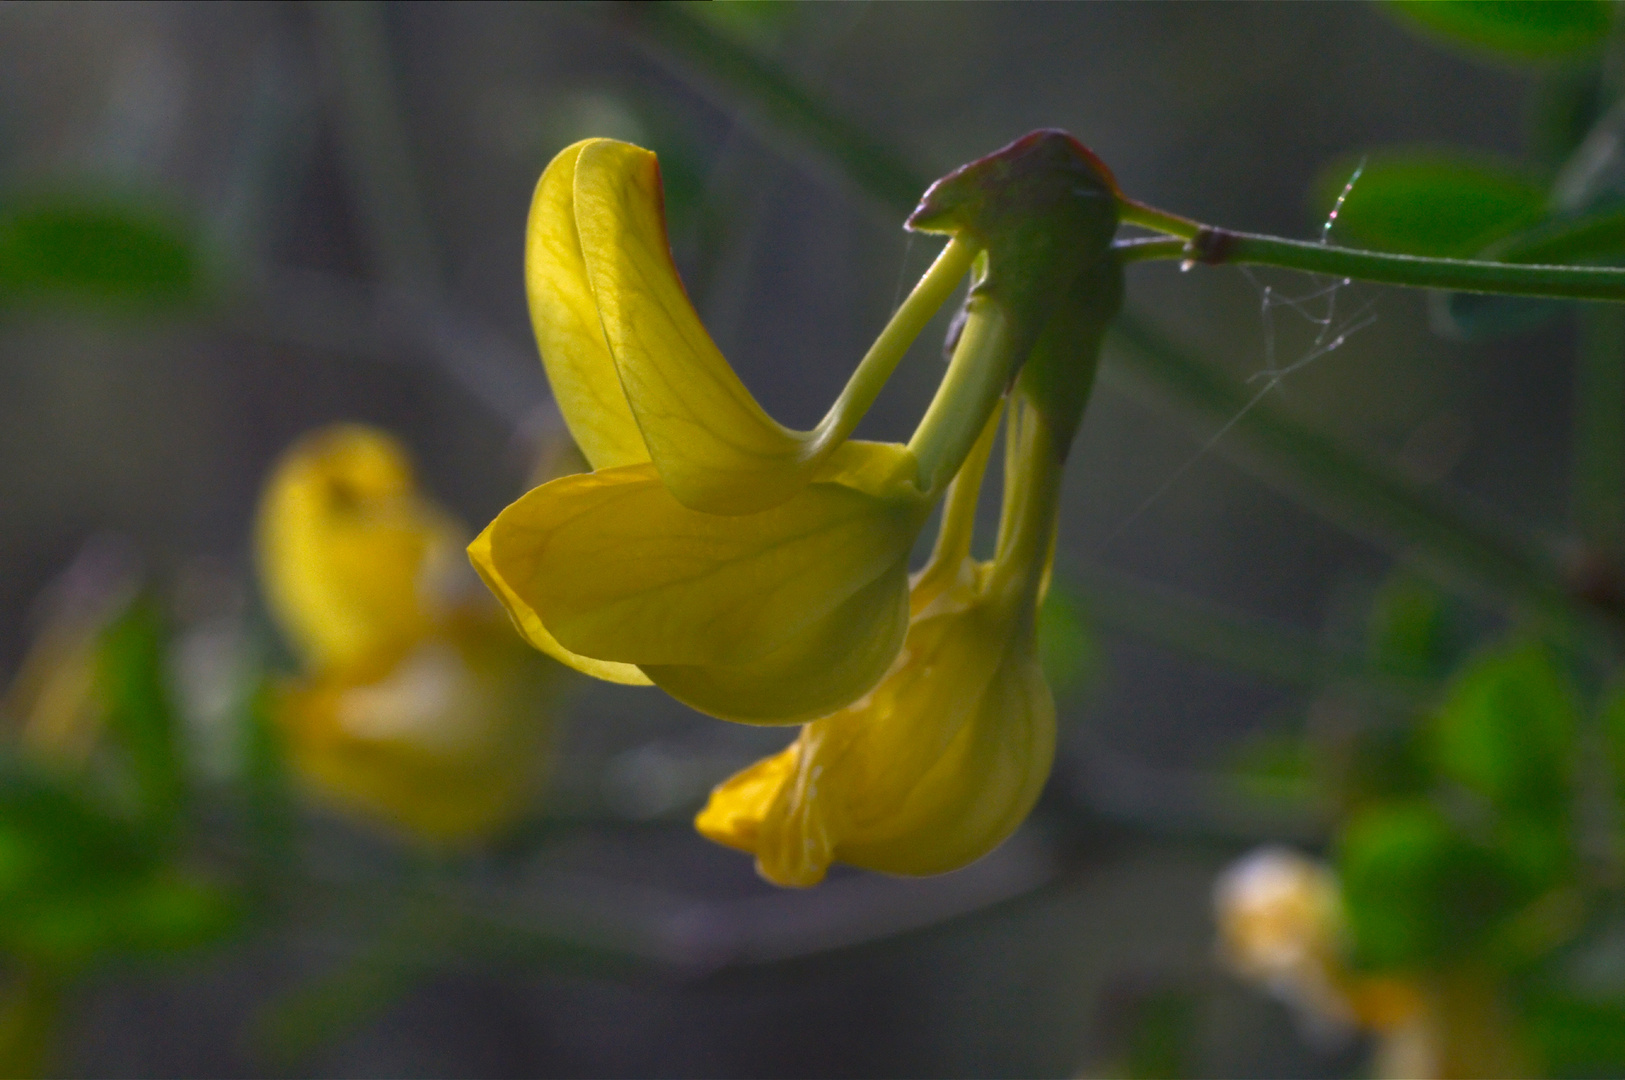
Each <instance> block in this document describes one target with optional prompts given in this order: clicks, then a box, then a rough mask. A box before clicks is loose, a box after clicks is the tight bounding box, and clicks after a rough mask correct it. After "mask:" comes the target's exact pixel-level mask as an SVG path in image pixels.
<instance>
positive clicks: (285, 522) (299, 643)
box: [255, 424, 461, 671]
mask: <svg viewBox="0 0 1625 1080" xmlns="http://www.w3.org/2000/svg"><path fill="white" fill-rule="evenodd" d="M255 531H256V535H255V541H256V548H257V553H258V559H259V569H260V586H261V589H262V591H263V592H264V594H265V601H266V604H267V606H269V608H270V610H271V615H272V616H273V617H274V618H275V619H276V621H277V625H278V626H280V627H281V628H282V632H283V633H284V634H285V635H287V638H288V640H289V643H290V644H291V645H292V646H293V647H294V650H295V651H296V652H297V653H298V654H299V658H300V659H301V660H302V661H303V662H304V663H305V665H306V666H307V667H311V668H317V669H322V670H343V671H349V670H351V669H355V668H358V667H362V668H367V669H370V670H372V671H378V670H381V669H384V668H388V667H390V666H392V665H393V663H394V662H395V661H396V660H397V659H399V658H400V656H402V655H404V654H405V652H406V651H407V650H408V649H410V648H411V647H412V646H413V645H415V644H416V643H417V642H419V641H421V640H423V639H424V638H425V637H426V636H427V635H428V634H430V633H431V632H432V631H433V629H434V623H435V618H436V612H435V605H436V598H435V597H434V596H432V595H431V593H432V591H433V589H434V588H435V583H436V577H435V574H436V572H437V571H439V572H440V573H442V574H443V573H444V572H445V571H446V569H447V568H448V567H449V566H450V563H449V559H448V554H449V553H450V552H454V551H456V549H457V548H458V547H459V546H461V545H460V543H459V541H460V539H461V537H460V534H459V530H458V528H457V526H456V525H455V524H454V523H453V522H452V521H451V520H450V519H449V518H447V517H446V516H445V515H444V514H443V513H442V512H441V511H440V510H439V509H437V508H436V507H435V506H433V505H432V504H431V503H429V502H428V501H427V500H425V499H424V498H423V497H422V496H421V495H420V494H419V493H418V490H417V486H416V482H415V481H414V479H413V476H412V465H411V461H410V459H409V458H408V457H407V454H406V451H405V449H404V448H403V447H401V445H400V444H399V443H397V442H396V441H395V440H394V439H392V438H390V437H389V436H388V435H385V434H384V433H382V432H380V431H377V430H375V429H372V428H368V427H364V426H362V425H360V424H337V425H334V426H332V427H328V428H324V429H322V430H320V431H317V432H314V433H312V434H309V435H307V436H305V437H304V438H302V439H300V440H299V442H297V443H296V444H295V445H294V446H293V447H292V448H291V449H289V450H288V452H287V453H286V454H285V455H284V456H283V458H282V460H281V462H280V463H279V464H278V465H277V467H276V469H275V470H274V471H273V472H272V474H271V477H270V479H269V480H268V481H267V483H266V485H265V490H264V492H263V494H262V495H261V498H260V507H259V514H258V517H257V519H256V523H255Z"/></svg>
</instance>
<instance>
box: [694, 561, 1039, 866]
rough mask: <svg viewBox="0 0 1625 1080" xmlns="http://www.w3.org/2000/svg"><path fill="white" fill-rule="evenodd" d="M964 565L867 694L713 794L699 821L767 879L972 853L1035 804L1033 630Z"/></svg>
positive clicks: (944, 862)
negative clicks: (748, 856) (749, 858)
mask: <svg viewBox="0 0 1625 1080" xmlns="http://www.w3.org/2000/svg"><path fill="white" fill-rule="evenodd" d="M985 578H986V568H985V567H979V566H972V567H968V568H967V572H966V573H963V574H962V575H960V577H959V580H958V581H957V582H955V583H953V584H951V585H948V586H947V587H946V588H943V581H942V578H941V577H933V578H931V579H929V580H926V579H922V581H921V582H920V583H919V584H918V585H917V586H916V588H917V589H919V588H921V587H927V588H930V589H932V590H933V591H935V590H937V589H943V591H942V592H941V594H940V595H938V596H937V597H936V598H935V599H934V600H933V601H932V602H930V603H928V604H926V605H925V606H924V608H923V610H921V611H920V612H919V613H918V614H917V615H916V616H915V618H914V620H913V621H912V622H911V623H910V625H909V630H908V637H907V640H906V642H905V644H904V646H903V652H902V654H901V655H900V657H899V659H898V661H897V663H896V665H895V666H894V667H893V669H892V671H891V674H890V675H888V676H887V677H886V679H885V681H883V682H882V683H881V684H880V685H879V686H877V687H876V688H875V689H874V690H873V692H871V693H870V694H869V695H867V696H866V697H864V698H863V699H862V700H860V701H858V702H856V703H855V704H853V705H851V706H849V707H847V708H846V709H843V710H841V711H839V712H837V713H835V714H833V715H831V716H828V717H825V718H824V719H821V720H816V721H814V722H812V723H810V724H807V725H806V726H805V727H804V728H803V729H802V732H801V735H800V737H799V738H798V739H797V740H796V741H795V742H794V743H793V744H791V746H790V747H789V748H788V749H786V750H784V751H783V752H782V753H780V754H778V755H776V756H775V757H772V758H769V759H767V760H766V761H763V762H760V763H758V764H757V765H755V766H753V767H752V768H750V769H747V770H745V771H744V772H742V773H740V774H739V775H737V776H735V777H734V778H732V779H731V780H728V781H726V782H724V783H723V784H721V785H720V786H719V787H718V788H717V789H716V791H715V792H713V793H712V796H711V800H710V802H709V804H708V805H707V806H706V808H705V809H704V810H703V811H702V812H701V813H700V815H699V817H698V818H697V819H696V822H695V824H696V825H697V827H698V828H699V830H700V832H701V833H703V834H704V835H705V836H707V837H709V838H710V839H712V840H715V841H717V842H719V843H723V844H727V845H729V846H732V847H736V848H740V849H742V850H745V851H748V852H751V853H753V854H755V855H756V857H757V868H758V870H759V871H760V872H761V873H762V875H763V876H764V877H767V878H768V879H769V880H771V881H774V882H777V883H779V884H781V885H799V886H805V885H814V884H817V883H818V882H819V881H821V880H822V879H823V877H824V874H825V872H826V871H827V869H828V867H829V864H830V863H831V862H833V861H836V860H839V861H842V862H847V863H851V864H853V865H856V866H862V867H867V868H869V869H873V870H881V871H885V872H887V873H894V874H935V873H942V872H944V871H947V870H952V869H955V868H957V867H960V866H964V865H965V864H967V863H969V862H972V861H974V860H975V859H977V858H980V857H981V856H982V855H985V854H986V853H987V852H989V851H991V850H992V849H993V848H994V847H996V846H998V844H999V843H1000V842H1001V841H1002V840H1004V838H1005V837H1006V836H1008V835H1009V834H1010V833H1011V832H1012V831H1013V830H1014V829H1015V827H1016V826H1017V825H1018V824H1020V822H1021V820H1022V819H1023V818H1024V817H1025V816H1026V815H1027V813H1028V811H1029V810H1031V808H1032V804H1033V802H1034V801H1036V799H1037V798H1038V793H1039V791H1040V790H1041V789H1042V788H1043V784H1044V780H1045V778H1046V777H1047V776H1048V775H1049V768H1050V763H1051V761H1052V759H1053V756H1054V745H1055V706H1054V702H1053V700H1052V698H1051V697H1050V693H1049V689H1048V687H1047V686H1046V685H1045V683H1044V679H1043V675H1042V673H1041V672H1040V670H1039V668H1038V663H1037V659H1036V656H1035V649H1034V646H1033V639H1032V635H1031V633H1030V631H1028V632H1023V631H1022V630H1021V628H1020V627H1019V626H1017V625H1012V621H1011V617H1010V615H1009V614H1008V613H1006V612H1004V611H1003V610H1001V605H997V604H994V603H990V602H988V600H987V598H986V597H984V596H983V595H982V594H981V592H980V590H979V587H978V584H979V582H981V581H983V580H985Z"/></svg>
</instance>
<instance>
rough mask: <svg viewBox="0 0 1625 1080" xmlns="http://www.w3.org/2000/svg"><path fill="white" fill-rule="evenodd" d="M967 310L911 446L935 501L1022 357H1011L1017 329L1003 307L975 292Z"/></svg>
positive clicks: (923, 483) (967, 452) (996, 402)
mask: <svg viewBox="0 0 1625 1080" xmlns="http://www.w3.org/2000/svg"><path fill="white" fill-rule="evenodd" d="M968 310H969V314H968V315H967V316H966V319H965V328H964V331H963V332H962V333H961V334H960V336H959V344H958V345H957V346H956V347H955V348H954V356H953V359H952V360H951V361H950V362H949V364H948V373H947V374H946V375H944V376H943V377H942V384H941V385H940V386H939V387H937V395H936V397H934V398H932V399H931V405H930V407H929V408H928V409H926V412H925V417H924V418H923V419H922V420H921V421H920V426H919V427H917V428H915V429H914V437H913V438H911V439H910V440H909V442H908V448H909V449H910V450H912V451H913V452H914V456H915V458H917V459H918V460H919V463H920V483H921V486H922V487H923V488H924V489H925V491H926V492H927V494H928V495H929V497H931V498H935V497H936V496H937V495H939V494H941V493H942V490H943V488H945V487H947V485H948V482H949V481H950V480H952V479H953V476H954V474H955V473H956V472H958V471H959V467H960V465H961V464H962V463H963V462H964V460H965V458H966V456H967V455H968V454H969V453H970V449H971V446H972V445H974V444H975V442H976V439H977V437H978V436H979V435H981V433H982V428H983V426H984V425H986V423H987V418H988V416H989V415H991V414H992V412H993V409H994V407H995V406H996V405H997V404H998V401H999V398H1000V397H1001V396H1002V395H1003V393H1004V389H1005V387H1006V386H1008V385H1009V384H1010V373H1011V371H1012V370H1013V369H1014V366H1015V363H1016V361H1017V359H1018V358H1017V357H1015V356H1013V355H1012V347H1011V346H1012V341H1011V337H1012V332H1013V327H1012V325H1011V320H1010V317H1009V315H1008V314H1007V313H1006V312H1005V310H1004V305H1002V304H1000V303H998V302H997V301H996V300H994V299H992V298H991V297H987V296H978V295H976V293H975V291H974V290H972V293H971V298H970V303H969V308H968Z"/></svg>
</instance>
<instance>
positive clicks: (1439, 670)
mask: <svg viewBox="0 0 1625 1080" xmlns="http://www.w3.org/2000/svg"><path fill="white" fill-rule="evenodd" d="M1462 637H1463V634H1462V627H1461V620H1460V618H1459V614H1458V612H1457V610H1456V609H1455V608H1454V607H1453V606H1452V605H1451V603H1450V601H1449V600H1448V599H1447V598H1446V597H1445V595H1444V594H1443V593H1442V592H1441V591H1440V590H1438V589H1436V588H1434V587H1432V586H1431V585H1429V584H1427V583H1426V582H1424V581H1422V580H1421V579H1419V578H1416V577H1413V576H1411V575H1410V574H1404V573H1400V574H1395V575H1394V576H1393V577H1391V578H1390V579H1389V580H1388V581H1387V582H1386V583H1384V584H1383V586H1382V588H1381V589H1380V590H1378V592H1377V597H1376V602H1375V603H1374V604H1373V605H1372V610H1371V623H1370V630H1369V639H1368V645H1367V656H1368V658H1369V661H1370V664H1371V666H1372V667H1373V668H1375V669H1376V670H1378V671H1380V672H1382V673H1383V674H1385V675H1392V676H1396V677H1398V678H1402V679H1433V678H1438V677H1440V676H1441V675H1443V674H1444V673H1445V671H1447V670H1448V669H1449V666H1450V664H1451V661H1452V660H1454V659H1455V657H1456V654H1457V651H1458V650H1459V648H1460V645H1461V642H1462Z"/></svg>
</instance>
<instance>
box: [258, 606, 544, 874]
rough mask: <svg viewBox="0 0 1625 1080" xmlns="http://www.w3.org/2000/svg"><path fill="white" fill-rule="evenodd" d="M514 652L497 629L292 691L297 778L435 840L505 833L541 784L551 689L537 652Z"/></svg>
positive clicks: (351, 807)
mask: <svg viewBox="0 0 1625 1080" xmlns="http://www.w3.org/2000/svg"><path fill="white" fill-rule="evenodd" d="M502 633H503V634H504V635H506V631H503V632H502ZM510 640H511V639H510ZM505 644H506V643H505V642H503V641H501V640H493V639H492V638H491V636H490V633H489V631H487V632H486V633H485V634H484V635H479V636H475V637H473V638H472V639H470V640H466V641H461V642H458V643H452V642H450V641H447V640H442V639H434V640H431V641H429V642H427V643H426V644H424V645H422V646H420V647H419V648H417V649H415V650H414V651H412V652H411V653H408V654H407V655H406V656H405V657H404V658H403V659H402V660H401V661H400V663H398V664H397V665H395V667H394V668H392V669H391V670H389V671H388V672H387V673H385V674H384V675H383V676H382V677H380V678H377V679H372V680H360V681H356V680H351V679H349V678H347V677H345V676H344V675H342V674H334V675H327V676H323V677H320V678H317V679H315V680H312V681H311V682H309V683H307V684H304V685H302V686H299V687H295V688H291V689H289V690H287V691H285V692H284V694H283V695H282V697H281V701H280V703H279V704H280V707H279V709H278V711H277V718H278V721H279V724H280V726H281V728H282V731H283V735H284V738H285V740H286V743H287V746H288V751H289V758H290V761H291V762H292V764H293V766H294V768H295V770H296V772H297V773H298V775H299V776H300V778H301V779H302V781H303V782H304V784H305V785H306V786H307V787H308V788H309V789H310V791H311V793H312V794H313V795H314V796H316V797H317V798H319V799H320V800H321V801H324V802H327V803H330V804H332V805H334V806H335V807H336V808H337V809H339V810H342V811H344V812H346V813H350V814H354V815H357V816H360V817H362V818H365V819H370V820H374V821H378V822H380V823H383V824H386V825H391V826H395V827H398V828H404V829H406V830H407V831H408V832H410V833H412V834H414V835H416V836H417V837H419V838H420V839H424V840H428V841H431V842H435V843H442V844H458V843H466V842H468V841H471V840H477V839H479V838H481V837H483V836H487V835H489V834H490V833H492V832H493V831H495V830H496V829H498V828H500V827H502V826H503V825H506V824H507V823H509V822H510V821H512V820H514V819H515V818H516V817H517V816H518V815H519V814H520V813H522V812H523V811H524V809H525V808H526V806H527V805H528V802H529V800H530V797H531V796H532V794H533V793H534V791H535V789H536V786H537V781H538V779H539V772H540V765H541V762H542V757H541V750H542V749H543V743H544V741H545V740H544V734H545V728H544V726H543V725H542V724H541V717H540V716H538V715H536V713H537V710H536V703H537V702H538V701H539V700H543V699H544V698H545V692H546V687H545V685H543V682H544V681H545V675H544V674H542V673H541V672H539V670H538V669H537V668H536V666H535V664H534V663H527V660H528V659H529V657H534V654H528V657H520V658H517V661H516V660H515V658H513V657H511V656H509V655H507V654H506V651H505V649H504V646H505ZM514 647H515V648H517V647H518V646H517V643H515V645H514ZM549 666H551V665H549ZM553 670H555V671H556V670H557V669H556V668H555V669H553Z"/></svg>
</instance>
